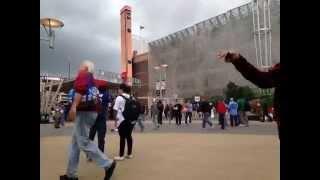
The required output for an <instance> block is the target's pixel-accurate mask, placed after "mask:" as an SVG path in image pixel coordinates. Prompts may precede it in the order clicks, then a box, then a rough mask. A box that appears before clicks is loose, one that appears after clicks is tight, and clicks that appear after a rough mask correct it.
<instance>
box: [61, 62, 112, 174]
mask: <svg viewBox="0 0 320 180" xmlns="http://www.w3.org/2000/svg"><path fill="white" fill-rule="evenodd" d="M93 70H94V64H93V63H92V62H90V61H84V62H83V63H82V64H81V66H80V70H79V73H78V75H77V77H76V79H75V82H74V90H73V94H74V95H73V98H72V106H71V108H70V111H69V119H70V120H71V121H74V120H75V125H74V127H73V128H74V130H73V134H72V140H71V145H70V152H69V160H68V165H67V171H66V174H65V175H62V176H60V180H78V177H77V170H78V164H79V159H80V151H81V150H82V151H83V152H85V153H86V155H87V156H89V158H91V159H92V160H93V161H95V162H96V163H97V165H98V166H99V167H101V168H103V169H104V171H105V177H104V180H110V178H111V176H112V174H113V171H114V169H115V167H116V162H115V161H114V160H112V159H109V158H108V157H107V156H106V155H105V154H104V153H103V152H102V151H101V150H100V149H99V148H98V146H97V144H95V143H94V142H93V141H91V140H90V139H89V129H90V127H91V126H92V125H93V124H94V123H95V121H96V117H97V111H99V109H98V108H97V107H99V100H98V94H99V90H98V89H97V88H96V87H95V85H94V77H93Z"/></svg>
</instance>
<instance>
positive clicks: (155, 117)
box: [152, 114, 158, 128]
mask: <svg viewBox="0 0 320 180" xmlns="http://www.w3.org/2000/svg"><path fill="white" fill-rule="evenodd" d="M157 116H158V115H156V114H152V122H153V125H154V128H158V122H157Z"/></svg>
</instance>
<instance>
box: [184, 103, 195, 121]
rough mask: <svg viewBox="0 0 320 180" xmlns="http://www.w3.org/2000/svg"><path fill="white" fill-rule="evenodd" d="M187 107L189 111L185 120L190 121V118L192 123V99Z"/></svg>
mask: <svg viewBox="0 0 320 180" xmlns="http://www.w3.org/2000/svg"><path fill="white" fill-rule="evenodd" d="M186 109H187V112H186V119H185V121H186V122H188V118H189V123H190V124H191V121H192V111H193V107H192V104H191V102H190V101H188V102H187V104H186Z"/></svg>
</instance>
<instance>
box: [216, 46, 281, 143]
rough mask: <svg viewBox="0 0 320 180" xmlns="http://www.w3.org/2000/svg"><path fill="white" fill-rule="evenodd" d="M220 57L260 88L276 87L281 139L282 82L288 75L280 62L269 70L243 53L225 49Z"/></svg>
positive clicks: (276, 115) (275, 103)
mask: <svg viewBox="0 0 320 180" xmlns="http://www.w3.org/2000/svg"><path fill="white" fill-rule="evenodd" d="M217 57H218V59H222V60H224V61H225V62H227V63H232V64H233V65H234V66H235V68H236V69H237V70H238V71H239V72H240V73H241V74H242V76H243V77H244V78H246V79H247V80H249V81H251V82H252V83H253V84H255V85H257V86H258V87H259V88H275V91H274V100H273V107H274V119H275V121H276V122H277V125H278V132H279V133H278V135H279V139H281V126H280V121H281V118H280V117H281V114H280V82H281V81H282V80H283V81H286V80H287V76H285V75H283V74H281V73H280V63H277V64H275V65H274V66H273V67H271V68H270V69H269V70H268V71H267V72H264V71H260V70H259V69H257V68H256V67H254V66H253V65H252V64H250V63H249V62H248V61H247V60H246V59H245V58H244V57H243V56H242V55H241V54H239V53H235V52H231V51H225V52H219V53H218V54H217Z"/></svg>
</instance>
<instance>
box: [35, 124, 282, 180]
mask: <svg viewBox="0 0 320 180" xmlns="http://www.w3.org/2000/svg"><path fill="white" fill-rule="evenodd" d="M183 123H184V122H183ZM145 124H146V131H145V132H143V133H140V131H139V127H138V126H137V127H136V130H135V132H134V133H133V137H134V147H133V154H134V158H133V159H130V160H125V161H122V162H119V163H118V164H117V168H116V170H115V173H114V175H113V178H112V179H113V180H129V179H130V180H164V179H165V180H179V179H183V180H196V179H201V180H209V179H216V180H278V179H280V142H279V140H278V136H277V130H276V125H275V123H270V122H265V123H261V122H250V126H249V127H237V128H230V127H228V128H227V130H225V131H222V130H220V129H219V127H218V126H217V122H215V127H214V128H209V127H208V128H206V129H202V128H201V123H200V121H193V123H192V124H191V125H185V124H183V125H182V127H180V128H176V127H175V125H174V123H173V122H172V124H171V125H169V124H168V122H166V121H165V125H164V126H163V127H162V128H161V129H159V130H153V129H152V124H151V122H150V121H147V122H146V123H145ZM72 126H73V124H72V123H69V124H67V125H66V127H63V128H60V129H54V128H53V125H52V124H41V125H40V135H41V138H40V146H41V149H40V152H41V153H40V163H41V164H40V165H41V168H40V172H41V179H42V180H57V179H58V177H59V175H61V174H64V173H65V169H66V165H67V155H68V147H69V143H70V141H71V133H72ZM109 127H110V128H111V127H113V123H108V128H109ZM118 149H119V136H118V134H117V133H112V132H110V130H108V133H107V136H106V154H107V155H108V156H110V157H114V156H116V155H117V154H118ZM103 176H104V172H103V170H102V169H100V168H98V167H97V166H96V165H95V163H93V162H92V163H88V162H87V161H86V159H85V155H84V153H83V152H82V153H81V158H80V165H79V179H80V180H101V179H103Z"/></svg>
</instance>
